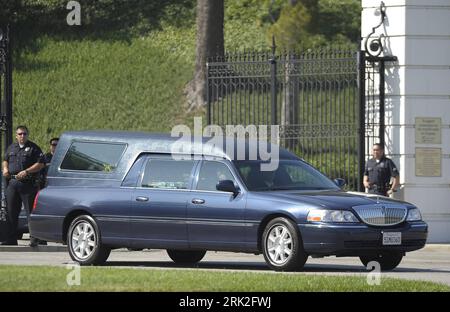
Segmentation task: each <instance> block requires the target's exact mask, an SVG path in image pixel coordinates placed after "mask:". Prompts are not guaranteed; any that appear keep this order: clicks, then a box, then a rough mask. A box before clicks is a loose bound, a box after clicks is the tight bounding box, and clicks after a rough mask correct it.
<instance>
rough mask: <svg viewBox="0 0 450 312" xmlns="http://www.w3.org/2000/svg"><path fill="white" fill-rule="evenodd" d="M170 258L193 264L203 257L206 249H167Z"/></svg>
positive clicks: (178, 261) (177, 261) (181, 262)
mask: <svg viewBox="0 0 450 312" xmlns="http://www.w3.org/2000/svg"><path fill="white" fill-rule="evenodd" d="M167 254H168V255H169V257H170V259H172V260H173V262H175V263H179V264H194V263H197V262H199V261H200V260H202V259H203V257H204V256H205V254H206V250H173V249H167Z"/></svg>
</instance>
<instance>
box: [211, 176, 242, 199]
mask: <svg viewBox="0 0 450 312" xmlns="http://www.w3.org/2000/svg"><path fill="white" fill-rule="evenodd" d="M216 189H217V190H218V191H222V192H230V193H233V195H234V196H236V195H237V194H239V190H238V189H237V188H236V186H235V185H234V182H233V181H231V180H221V181H219V183H217V185H216Z"/></svg>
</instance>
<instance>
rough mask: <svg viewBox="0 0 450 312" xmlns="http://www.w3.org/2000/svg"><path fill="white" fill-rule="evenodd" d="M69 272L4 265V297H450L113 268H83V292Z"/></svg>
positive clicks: (406, 287) (406, 286) (292, 278)
mask: <svg viewBox="0 0 450 312" xmlns="http://www.w3.org/2000/svg"><path fill="white" fill-rule="evenodd" d="M70 272H71V270H70V269H66V268H65V267H49V266H10V265H8V266H3V265H2V266H0V291H12V292H14V291H147V292H148V291H157V292H160V291H161V292H171V291H243V292H254V291H269V292H271V291H313V292H320V291H332V292H334V291H338V292H348V291H367V292H371V291H383V292H384V291H389V292H390V291H411V292H417V291H450V287H448V286H445V285H441V284H436V283H431V282H421V281H420V282H419V281H407V280H400V279H392V278H382V279H381V284H380V285H378V286H370V285H368V284H367V281H366V277H365V276H364V277H341V276H319V275H303V274H289V273H252V272H210V271H204V270H178V269H176V270H154V269H131V268H128V269H127V268H126V269H122V268H110V267H82V268H81V274H80V276H81V279H80V286H68V285H67V282H66V281H67V276H68V274H69V273H70Z"/></svg>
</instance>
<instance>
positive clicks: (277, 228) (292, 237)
mask: <svg viewBox="0 0 450 312" xmlns="http://www.w3.org/2000/svg"><path fill="white" fill-rule="evenodd" d="M262 249H263V254H264V259H265V260H266V263H267V264H268V265H269V267H271V268H272V269H273V270H275V271H297V270H302V269H303V267H304V265H305V263H306V260H307V259H308V255H307V254H306V252H305V250H304V248H303V242H302V240H301V238H300V234H299V232H298V230H297V228H296V226H295V225H294V224H293V223H292V221H290V220H288V219H286V218H275V219H273V220H271V221H270V222H269V223H268V224H267V225H266V227H265V229H264V232H263V234H262Z"/></svg>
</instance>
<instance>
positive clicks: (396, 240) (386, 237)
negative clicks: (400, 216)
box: [383, 232, 402, 245]
mask: <svg viewBox="0 0 450 312" xmlns="http://www.w3.org/2000/svg"><path fill="white" fill-rule="evenodd" d="M401 244H402V233H401V232H383V245H401Z"/></svg>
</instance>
